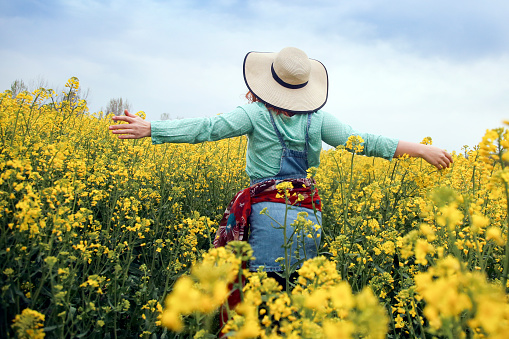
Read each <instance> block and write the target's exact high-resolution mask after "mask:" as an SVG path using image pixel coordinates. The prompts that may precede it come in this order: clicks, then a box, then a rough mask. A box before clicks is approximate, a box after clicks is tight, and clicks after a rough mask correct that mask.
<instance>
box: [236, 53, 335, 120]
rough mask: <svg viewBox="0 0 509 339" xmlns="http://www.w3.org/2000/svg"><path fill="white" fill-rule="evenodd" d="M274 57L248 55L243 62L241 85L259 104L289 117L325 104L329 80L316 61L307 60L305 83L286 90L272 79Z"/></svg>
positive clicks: (269, 55)
mask: <svg viewBox="0 0 509 339" xmlns="http://www.w3.org/2000/svg"><path fill="white" fill-rule="evenodd" d="M276 55H277V53H268V52H249V53H248V54H247V55H246V57H245V58H244V81H245V82H246V86H247V87H248V89H249V90H250V91H251V93H253V94H254V95H255V96H256V97H257V98H258V99H259V100H262V101H263V102H265V103H267V104H269V105H270V106H273V107H274V108H277V109H281V110H284V111H287V112H290V113H297V114H298V113H309V112H314V111H317V110H319V109H320V108H322V107H323V106H324V105H325V103H326V102H327V95H328V90H329V80H328V76H327V69H326V68H325V66H324V65H323V64H322V63H321V62H320V61H318V60H314V59H309V61H310V62H311V72H310V75H309V80H308V83H307V84H306V85H305V86H304V87H301V88H287V87H284V86H282V85H280V84H279V83H278V82H277V81H276V80H275V79H274V78H273V76H272V72H271V66H272V63H273V62H274V59H275V57H276Z"/></svg>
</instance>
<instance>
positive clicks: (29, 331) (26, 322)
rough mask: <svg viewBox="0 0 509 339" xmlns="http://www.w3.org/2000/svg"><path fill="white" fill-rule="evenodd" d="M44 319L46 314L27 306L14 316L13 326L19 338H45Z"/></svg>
mask: <svg viewBox="0 0 509 339" xmlns="http://www.w3.org/2000/svg"><path fill="white" fill-rule="evenodd" d="M44 319H45V316H44V314H41V313H39V312H37V311H34V310H31V309H29V308H25V309H24V310H23V312H21V314H18V315H16V317H15V318H14V320H13V324H12V328H13V329H14V330H15V332H16V335H17V337H18V338H23V339H24V338H37V339H40V338H44V336H45V335H46V334H45V333H44V329H43V327H44Z"/></svg>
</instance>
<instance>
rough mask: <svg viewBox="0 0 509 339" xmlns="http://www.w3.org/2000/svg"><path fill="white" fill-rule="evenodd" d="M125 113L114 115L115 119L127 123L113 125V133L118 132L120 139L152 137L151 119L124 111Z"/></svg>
mask: <svg viewBox="0 0 509 339" xmlns="http://www.w3.org/2000/svg"><path fill="white" fill-rule="evenodd" d="M124 114H125V116H124V115H119V116H114V117H113V118H112V119H113V120H114V121H125V122H127V124H119V125H111V126H110V127H109V129H110V131H111V133H113V134H118V138H119V139H140V138H145V137H150V135H151V129H150V121H145V120H143V119H142V118H141V117H139V116H137V115H135V114H132V113H129V112H128V111H127V110H125V111H124Z"/></svg>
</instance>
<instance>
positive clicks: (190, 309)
mask: <svg viewBox="0 0 509 339" xmlns="http://www.w3.org/2000/svg"><path fill="white" fill-rule="evenodd" d="M78 87H79V82H78V80H77V79H76V78H71V79H70V80H69V82H68V83H67V84H66V92H65V93H58V94H57V93H54V92H53V91H52V90H46V89H42V88H41V89H38V90H36V91H34V92H33V93H28V92H24V93H20V94H18V95H17V96H16V97H13V96H12V93H11V92H10V91H5V92H4V93H1V94H0V142H1V146H0V337H2V338H10V337H11V338H43V337H45V338H216V337H220V336H225V337H231V338H414V337H417V338H434V337H438V338H504V337H505V336H506V334H507V333H508V331H509V304H508V299H507V286H508V284H507V275H508V272H509V271H508V270H509V262H508V257H507V256H506V250H507V246H508V245H507V224H508V223H507V217H508V203H507V201H508V199H507V197H508V186H507V183H508V182H509V172H508V169H507V168H506V165H507V164H508V162H509V153H506V150H507V149H508V148H509V132H508V131H507V130H506V129H505V128H504V127H499V128H495V129H490V130H487V132H486V135H485V137H484V138H483V140H480V143H479V144H478V145H473V146H471V147H465V148H464V149H462V151H461V152H462V153H453V157H454V163H453V164H452V166H451V168H449V169H446V170H443V171H437V170H436V169H434V167H432V166H431V165H429V164H427V163H426V162H425V161H423V160H421V159H412V158H400V159H395V160H392V161H386V160H383V159H375V158H369V157H364V156H361V155H359V154H358V151H359V150H360V149H361V148H362V147H361V146H359V145H356V142H357V143H358V141H359V140H358V139H355V137H354V138H352V139H351V140H350V141H351V144H352V145H351V146H352V147H349V148H338V149H334V150H328V151H323V152H322V155H321V165H320V168H318V169H311V170H310V171H309V172H310V173H309V175H310V176H313V177H314V178H315V179H316V183H317V188H318V191H319V194H320V196H321V198H322V202H323V219H322V225H319V227H321V229H322V230H323V232H322V235H321V237H318V236H317V235H316V234H315V233H313V232H312V231H310V230H311V229H312V228H311V227H310V226H312V225H309V222H308V221H307V219H306V216H305V215H299V218H298V219H297V220H295V221H294V220H288V223H291V224H292V225H293V226H294V229H295V233H294V234H293V235H292V236H289V237H288V239H287V240H288V243H287V244H290V243H292V242H294V243H297V244H299V243H300V241H301V240H302V237H303V236H307V237H314V238H315V239H316V240H317V241H316V244H317V246H318V247H319V252H320V254H321V255H320V256H319V257H317V258H314V259H310V260H306V259H307V258H298V259H300V260H301V262H302V267H300V268H297V267H285V278H288V277H289V276H290V274H291V273H293V272H294V271H297V272H298V278H297V280H295V281H293V280H292V281H290V279H287V284H288V286H289V288H288V289H287V291H281V290H280V289H281V288H280V286H279V285H278V284H277V283H276V282H275V280H273V279H268V278H267V277H266V275H265V274H264V273H261V272H257V273H249V272H247V271H246V269H245V267H246V262H249V259H250V257H251V254H250V248H249V246H248V245H247V243H245V242H244V243H243V242H233V243H230V244H229V245H228V246H227V248H219V249H213V246H212V241H213V239H214V236H215V232H216V230H217V227H218V223H219V221H220V220H221V218H222V214H223V212H224V209H225V207H226V206H227V204H228V203H229V201H230V199H231V198H232V197H233V196H234V194H235V193H236V192H237V191H239V190H240V189H243V188H245V187H247V186H248V185H249V180H248V178H247V177H246V175H245V173H244V167H245V159H244V156H245V150H246V145H247V139H246V138H245V137H241V138H233V139H227V140H223V141H220V142H214V143H204V144H198V145H188V144H164V145H157V146H155V145H152V144H151V142H150V140H129V141H126V140H119V139H117V138H116V137H114V136H113V135H111V133H110V132H109V130H108V128H107V127H108V126H109V125H110V124H111V123H112V121H111V119H110V117H108V116H105V115H104V114H102V112H98V113H92V112H89V111H88V108H87V106H86V102H85V101H83V100H79V99H78V98H77V91H78ZM139 115H141V116H143V112H140V113H139ZM501 124H502V122H501ZM486 127H487V128H489V127H490V126H486ZM423 142H424V143H430V142H431V140H430V139H429V138H425V139H424V140H423ZM289 189H290V188H289V187H287V186H284V185H283V186H281V187H280V190H281V194H282V195H285V193H286V192H288V191H289ZM287 208H288V209H291V208H292V206H291V204H290V203H288V205H287ZM265 213H267V214H268V215H270V211H266V212H265ZM289 255H291V253H290V254H289ZM282 264H284V260H282ZM242 276H243V277H244V279H245V286H244V287H242V286H241V284H240V283H239V277H242ZM235 289H237V291H236V293H238V297H239V299H240V304H239V305H238V306H237V307H236V308H235V309H233V308H230V307H228V303H227V302H226V300H227V298H228V294H229V293H230V291H231V290H235ZM220 317H222V321H220Z"/></svg>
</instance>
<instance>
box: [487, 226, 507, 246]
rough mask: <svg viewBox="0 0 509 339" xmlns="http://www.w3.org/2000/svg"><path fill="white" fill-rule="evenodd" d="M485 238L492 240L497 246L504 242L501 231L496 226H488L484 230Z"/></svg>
mask: <svg viewBox="0 0 509 339" xmlns="http://www.w3.org/2000/svg"><path fill="white" fill-rule="evenodd" d="M486 240H493V241H495V243H496V244H497V245H499V246H503V245H504V244H505V240H504V239H503V238H502V232H501V231H500V228H498V227H490V228H488V230H487V231H486Z"/></svg>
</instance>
